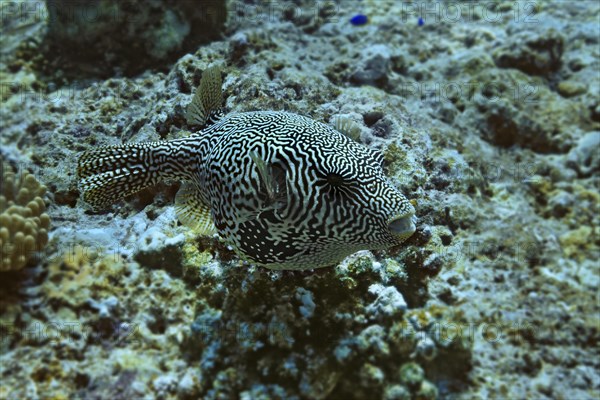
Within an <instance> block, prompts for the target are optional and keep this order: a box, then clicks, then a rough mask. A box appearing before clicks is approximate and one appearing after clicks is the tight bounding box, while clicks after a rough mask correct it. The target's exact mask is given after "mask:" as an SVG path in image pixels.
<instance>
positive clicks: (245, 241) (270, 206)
mask: <svg viewBox="0 0 600 400" xmlns="http://www.w3.org/2000/svg"><path fill="white" fill-rule="evenodd" d="M221 85H222V81H221V70H220V69H219V68H217V67H211V68H208V69H207V70H205V71H204V73H203V75H202V79H201V81H200V85H199V86H198V88H197V90H196V93H195V95H194V98H193V100H192V102H191V103H190V104H189V106H188V109H187V115H186V118H187V121H188V124H189V125H191V126H194V125H196V126H203V127H204V129H202V130H201V131H199V132H197V133H193V134H191V135H190V136H188V137H185V138H182V139H174V140H167V141H159V142H148V143H134V144H123V145H117V146H107V147H102V148H99V149H95V150H91V151H88V152H86V153H84V154H83V155H82V156H81V157H80V158H79V162H78V168H77V172H78V175H79V178H80V190H81V192H82V193H83V199H84V200H85V201H86V202H88V203H90V204H91V205H92V206H93V207H94V208H96V209H100V208H105V207H107V206H109V205H110V204H112V203H114V202H116V201H117V200H119V199H122V198H123V197H125V196H127V195H130V194H133V193H135V192H137V191H139V190H142V189H144V188H146V187H148V186H151V185H155V184H156V183H158V182H160V181H163V180H179V181H182V185H181V188H180V189H179V191H178V193H177V195H176V197H175V208H176V212H177V215H178V218H179V220H180V221H181V223H182V224H183V225H186V226H188V227H190V228H193V229H195V230H196V231H197V232H199V233H200V234H207V235H209V234H214V233H218V234H219V235H220V236H221V237H222V238H223V239H224V240H225V242H226V243H228V244H229V245H231V247H232V248H233V249H234V250H235V251H236V252H237V253H238V254H239V256H240V257H241V258H242V259H245V260H247V261H249V262H251V263H253V264H255V265H260V266H264V267H267V268H270V269H289V270H304V269H312V268H319V267H325V266H331V265H334V264H336V263H339V262H340V261H342V260H343V259H344V258H345V257H347V256H348V255H350V254H352V253H355V252H357V251H359V250H375V249H385V248H388V247H390V246H394V245H397V244H400V243H401V242H403V241H404V240H406V239H407V238H408V237H410V236H411V235H412V234H413V233H414V232H415V210H414V208H413V206H412V204H411V203H410V202H409V201H408V200H407V199H406V197H404V196H403V195H402V193H401V192H400V191H399V190H398V189H396V188H395V187H394V185H392V184H391V183H390V182H389V181H388V179H387V178H386V176H385V175H384V172H383V169H382V163H383V156H382V154H381V153H379V152H377V151H375V150H372V149H370V148H368V147H365V146H363V145H361V144H359V143H357V142H356V141H355V140H353V139H351V138H350V137H349V136H350V133H351V132H352V125H351V124H352V123H351V122H350V121H349V120H343V119H340V120H338V121H337V122H336V127H335V128H332V127H330V126H328V125H326V124H323V123H321V122H317V121H314V120H312V119H310V118H307V117H303V116H300V115H297V114H293V113H289V112H281V111H255V112H241V113H229V114H225V112H224V111H223V108H222V103H223V99H222V91H221Z"/></svg>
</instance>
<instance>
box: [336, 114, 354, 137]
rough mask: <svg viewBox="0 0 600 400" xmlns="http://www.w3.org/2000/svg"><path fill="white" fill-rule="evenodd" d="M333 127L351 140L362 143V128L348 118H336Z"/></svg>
mask: <svg viewBox="0 0 600 400" xmlns="http://www.w3.org/2000/svg"><path fill="white" fill-rule="evenodd" d="M333 127H334V128H335V129H336V130H337V131H339V132H341V133H343V134H344V135H346V136H348V137H349V138H350V139H352V140H354V141H356V142H358V141H360V127H359V126H358V124H357V123H356V122H354V121H352V120H351V119H350V118H348V117H340V116H338V117H335V118H334V119H333Z"/></svg>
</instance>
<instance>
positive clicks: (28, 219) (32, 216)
mask: <svg viewBox="0 0 600 400" xmlns="http://www.w3.org/2000/svg"><path fill="white" fill-rule="evenodd" d="M0 188H1V189H0V248H1V258H0V259H1V264H0V271H14V270H19V269H21V268H23V267H24V266H25V265H26V264H27V261H28V260H30V259H31V256H32V255H33V254H34V253H35V252H37V251H41V250H42V249H43V248H44V246H46V243H48V228H49V226H50V217H49V216H48V214H46V213H45V212H44V211H46V204H45V203H44V200H43V198H42V196H44V194H45V193H46V187H45V186H44V185H42V184H41V183H40V182H38V181H37V180H36V179H35V177H34V176H33V175H32V174H31V173H29V172H24V173H23V174H19V175H17V174H15V173H14V171H13V170H12V168H10V167H8V166H6V165H3V173H2V184H1V186H0Z"/></svg>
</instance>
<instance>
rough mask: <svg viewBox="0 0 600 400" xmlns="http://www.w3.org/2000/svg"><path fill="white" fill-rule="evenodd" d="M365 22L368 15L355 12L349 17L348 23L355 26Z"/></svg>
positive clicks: (367, 19)
mask: <svg viewBox="0 0 600 400" xmlns="http://www.w3.org/2000/svg"><path fill="white" fill-rule="evenodd" d="M367 22H369V17H367V16H366V15H364V14H356V15H355V16H354V17H352V18H350V23H351V24H352V25H355V26H360V25H365V24H366V23H367Z"/></svg>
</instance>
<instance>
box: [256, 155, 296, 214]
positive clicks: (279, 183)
mask: <svg viewBox="0 0 600 400" xmlns="http://www.w3.org/2000/svg"><path fill="white" fill-rule="evenodd" d="M250 158H251V159H252V161H253V162H254V164H255V165H256V168H257V170H258V175H259V176H260V179H261V182H262V186H263V187H264V188H265V190H266V195H267V196H266V197H267V198H266V204H264V205H263V209H262V210H260V211H261V212H262V211H266V210H280V209H282V208H285V207H286V206H287V199H288V193H287V184H286V172H285V170H284V169H283V168H282V167H281V166H280V165H278V164H275V163H267V162H266V161H265V160H263V159H262V158H261V157H260V156H258V154H256V153H255V152H254V151H252V152H250Z"/></svg>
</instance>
